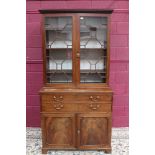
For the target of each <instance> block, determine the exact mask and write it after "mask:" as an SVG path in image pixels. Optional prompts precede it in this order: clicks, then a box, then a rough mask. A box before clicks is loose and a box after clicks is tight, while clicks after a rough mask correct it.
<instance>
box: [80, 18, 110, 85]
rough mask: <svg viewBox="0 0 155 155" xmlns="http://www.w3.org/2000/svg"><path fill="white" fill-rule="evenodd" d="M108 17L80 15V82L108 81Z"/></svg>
mask: <svg viewBox="0 0 155 155" xmlns="http://www.w3.org/2000/svg"><path fill="white" fill-rule="evenodd" d="M106 46H107V18H106V17H80V55H81V56H80V82H81V83H105V82H106V56H107V47H106Z"/></svg>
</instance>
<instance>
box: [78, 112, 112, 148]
mask: <svg viewBox="0 0 155 155" xmlns="http://www.w3.org/2000/svg"><path fill="white" fill-rule="evenodd" d="M110 126H111V119H110V117H109V116H106V115H105V114H97V113H96V114H94V113H93V114H79V115H78V147H79V148H80V149H96V148H97V149H103V148H105V147H108V146H110V137H111V136H110V131H109V129H110V128H109V127H110Z"/></svg>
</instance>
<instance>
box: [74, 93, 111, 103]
mask: <svg viewBox="0 0 155 155" xmlns="http://www.w3.org/2000/svg"><path fill="white" fill-rule="evenodd" d="M76 100H77V101H80V102H88V101H89V102H104V101H112V95H111V94H79V95H77V97H76Z"/></svg>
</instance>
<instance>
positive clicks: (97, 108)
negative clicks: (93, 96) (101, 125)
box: [78, 102, 111, 112]
mask: <svg viewBox="0 0 155 155" xmlns="http://www.w3.org/2000/svg"><path fill="white" fill-rule="evenodd" d="M78 111H79V112H111V104H110V103H101V102H94V103H91V102H87V103H79V104H78Z"/></svg>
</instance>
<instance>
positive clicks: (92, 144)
mask: <svg viewBox="0 0 155 155" xmlns="http://www.w3.org/2000/svg"><path fill="white" fill-rule="evenodd" d="M42 136H43V138H42V139H43V149H42V150H43V153H46V152H47V151H48V150H51V149H59V150H60V149H62V150H63V149H67V150H70V149H71V150H74V149H81V150H105V151H109V150H110V149H111V145H110V144H111V114H110V113H88V114H86V113H70V114H69V113H67V114H66V113H42Z"/></svg>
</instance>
